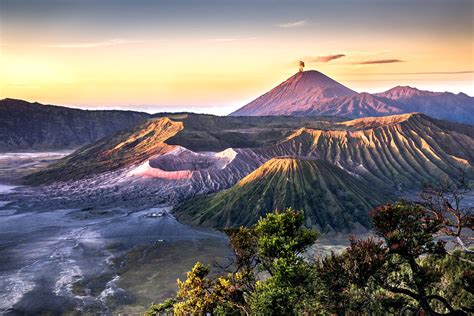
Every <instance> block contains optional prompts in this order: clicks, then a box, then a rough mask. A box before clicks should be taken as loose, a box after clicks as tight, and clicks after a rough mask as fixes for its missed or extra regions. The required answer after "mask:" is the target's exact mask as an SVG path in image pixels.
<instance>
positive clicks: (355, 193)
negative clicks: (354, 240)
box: [175, 157, 388, 232]
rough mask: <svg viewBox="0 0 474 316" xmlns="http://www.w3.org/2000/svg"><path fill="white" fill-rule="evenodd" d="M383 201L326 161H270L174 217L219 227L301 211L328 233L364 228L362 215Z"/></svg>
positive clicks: (365, 218)
mask: <svg viewBox="0 0 474 316" xmlns="http://www.w3.org/2000/svg"><path fill="white" fill-rule="evenodd" d="M387 199H388V197H387V196H386V195H384V194H382V193H380V192H377V191H376V190H375V189H373V188H371V187H369V186H368V185H367V184H365V183H364V182H362V181H361V180H359V179H357V178H356V177H354V176H352V175H350V174H349V173H347V172H346V171H344V170H343V169H341V168H338V167H337V166H335V165H333V164H331V163H329V162H327V161H322V160H312V159H307V158H303V157H275V158H272V159H270V160H269V161H267V162H266V163H264V164H263V165H262V166H261V167H260V168H258V169H257V170H255V171H254V172H252V173H250V174H249V175H248V176H246V177H245V178H243V179H242V180H241V181H239V182H238V183H237V184H236V185H234V186H233V187H232V188H230V189H228V190H225V191H222V192H220V193H217V194H214V195H210V196H204V197H198V198H196V199H191V200H189V201H187V202H184V203H183V204H181V205H180V206H178V207H177V208H176V210H175V214H176V215H177V217H178V218H179V219H181V220H184V221H189V222H192V223H194V224H199V225H204V226H211V227H214V228H224V227H231V226H235V227H238V226H241V225H251V224H254V223H256V222H257V221H258V220H259V218H260V217H261V216H264V215H265V214H266V213H267V212H273V211H279V210H280V211H281V210H284V209H286V208H288V207H291V208H293V209H297V210H300V209H301V210H304V211H305V218H306V226H309V227H315V228H316V229H318V230H320V231H324V232H328V231H333V230H335V231H341V230H346V229H348V228H349V230H350V229H353V228H354V226H358V227H360V225H362V226H363V227H366V228H368V227H369V217H368V211H369V210H370V209H371V208H373V207H374V206H376V205H377V204H379V203H383V202H386V201H387ZM356 223H357V224H356Z"/></svg>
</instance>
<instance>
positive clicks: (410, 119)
mask: <svg viewBox="0 0 474 316" xmlns="http://www.w3.org/2000/svg"><path fill="white" fill-rule="evenodd" d="M338 125H339V126H341V127H344V128H345V130H315V129H306V128H303V129H300V130H299V131H297V132H295V133H294V134H293V135H291V136H290V137H288V138H287V139H286V140H285V141H282V142H281V143H279V144H278V145H277V146H275V147H273V148H272V149H271V152H267V153H266V154H267V155H269V156H281V155H299V156H306V157H313V158H315V159H322V160H326V161H329V162H331V163H333V164H335V165H337V166H340V167H342V168H344V169H345V170H347V171H349V172H351V173H354V174H358V175H359V176H361V177H362V178H364V179H366V180H367V181H369V182H371V183H374V184H378V185H382V186H391V187H392V189H394V190H396V191H398V190H405V189H412V188H416V187H420V186H421V185H423V184H426V183H431V182H434V183H437V182H439V181H440V179H444V178H446V177H447V178H450V179H457V178H459V177H460V175H461V171H460V170H464V171H465V172H466V176H467V177H468V179H474V176H473V167H472V166H473V163H474V152H473V151H472V148H474V127H473V126H470V125H463V124H456V123H450V122H445V121H438V120H434V119H431V118H429V117H427V116H425V115H422V114H403V115H393V116H385V117H369V118H361V119H356V120H352V121H347V122H342V123H339V124H338ZM267 151H268V150H267Z"/></svg>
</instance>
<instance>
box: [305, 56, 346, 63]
mask: <svg viewBox="0 0 474 316" xmlns="http://www.w3.org/2000/svg"><path fill="white" fill-rule="evenodd" d="M345 56H346V55H345V54H334V55H327V56H317V57H309V58H307V60H308V62H310V63H328V62H330V61H331V60H334V59H338V58H342V57H345Z"/></svg>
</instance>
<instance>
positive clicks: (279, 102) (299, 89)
mask: <svg viewBox="0 0 474 316" xmlns="http://www.w3.org/2000/svg"><path fill="white" fill-rule="evenodd" d="M353 95H357V92H355V91H353V90H351V89H349V88H348V87H346V86H344V85H342V84H340V83H339V82H337V81H335V80H333V79H331V78H329V77H328V76H326V75H324V74H322V73H320V72H319V71H315V70H309V71H303V72H298V73H297V74H295V75H293V76H291V77H290V78H289V79H287V80H286V81H284V82H282V83H281V84H279V85H278V86H277V87H275V88H273V89H272V90H270V91H269V92H267V93H265V94H264V95H262V96H260V97H259V98H257V99H255V100H254V101H252V102H250V103H249V104H247V105H245V106H244V107H242V108H240V109H239V110H237V111H235V112H233V113H231V114H230V115H231V116H264V115H292V114H294V113H295V112H304V111H307V110H309V109H310V108H311V106H312V104H314V103H315V102H321V103H323V102H325V101H328V100H330V99H333V98H337V97H350V96H353Z"/></svg>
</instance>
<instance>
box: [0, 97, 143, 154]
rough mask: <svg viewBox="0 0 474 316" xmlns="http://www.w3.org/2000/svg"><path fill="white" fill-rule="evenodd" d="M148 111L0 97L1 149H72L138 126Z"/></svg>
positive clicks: (0, 150) (5, 150) (1, 150)
mask: <svg viewBox="0 0 474 316" xmlns="http://www.w3.org/2000/svg"><path fill="white" fill-rule="evenodd" d="M147 117H149V114H146V113H140V112H132V111H86V110H79V109H71V108H66V107H59V106H52V105H43V104H40V103H29V102H26V101H22V100H15V99H3V100H0V152H8V151H18V150H58V149H73V148H78V147H80V146H83V145H86V144H89V143H92V142H94V141H96V140H98V139H100V138H103V137H105V136H108V135H110V134H112V133H115V132H117V131H120V130H124V129H127V128H130V127H132V126H134V125H136V124H137V123H138V122H140V121H141V120H144V119H146V118H147Z"/></svg>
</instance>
